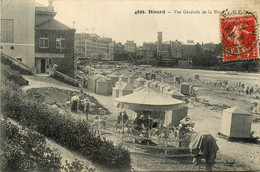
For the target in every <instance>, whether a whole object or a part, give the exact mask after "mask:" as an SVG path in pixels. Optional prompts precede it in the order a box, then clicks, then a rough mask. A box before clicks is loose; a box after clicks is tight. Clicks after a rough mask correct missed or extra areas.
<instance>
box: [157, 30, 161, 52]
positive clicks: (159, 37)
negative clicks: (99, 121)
mask: <svg viewBox="0 0 260 172" xmlns="http://www.w3.org/2000/svg"><path fill="white" fill-rule="evenodd" d="M161 47H162V32H158V36H157V57H160V55H161Z"/></svg>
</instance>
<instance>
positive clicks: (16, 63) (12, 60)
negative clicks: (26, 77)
mask: <svg viewBox="0 0 260 172" xmlns="http://www.w3.org/2000/svg"><path fill="white" fill-rule="evenodd" d="M1 58H3V59H2V60H7V61H8V62H9V63H10V64H11V65H13V66H16V67H18V68H21V69H22V70H26V71H28V72H29V73H31V74H33V73H34V68H33V67H30V66H27V65H26V64H24V63H22V62H21V61H19V60H17V59H15V58H13V57H10V56H8V55H6V54H5V53H3V52H1Z"/></svg>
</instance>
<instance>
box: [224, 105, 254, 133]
mask: <svg viewBox="0 0 260 172" xmlns="http://www.w3.org/2000/svg"><path fill="white" fill-rule="evenodd" d="M251 123H252V114H251V113H249V112H248V111H247V110H245V109H243V108H241V107H238V106H235V107H232V108H229V109H225V110H223V115H222V124H221V133H222V134H224V135H226V136H228V137H235V138H250V133H251Z"/></svg>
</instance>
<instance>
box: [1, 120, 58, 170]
mask: <svg viewBox="0 0 260 172" xmlns="http://www.w3.org/2000/svg"><path fill="white" fill-rule="evenodd" d="M60 160H61V157H60V156H59V154H58V153H57V152H56V151H54V150H52V149H50V148H49V147H47V146H46V141H45V139H44V137H43V136H41V135H40V134H38V133H35V132H32V131H31V130H21V129H19V128H18V127H17V126H16V125H14V124H11V123H10V122H6V120H4V121H2V123H1V159H0V165H1V171H60V169H61V168H62V166H61V161H60Z"/></svg>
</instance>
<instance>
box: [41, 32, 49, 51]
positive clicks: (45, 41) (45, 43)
mask: <svg viewBox="0 0 260 172" xmlns="http://www.w3.org/2000/svg"><path fill="white" fill-rule="evenodd" d="M39 47H40V48H49V38H48V36H47V35H46V34H42V36H41V37H40V42H39Z"/></svg>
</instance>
